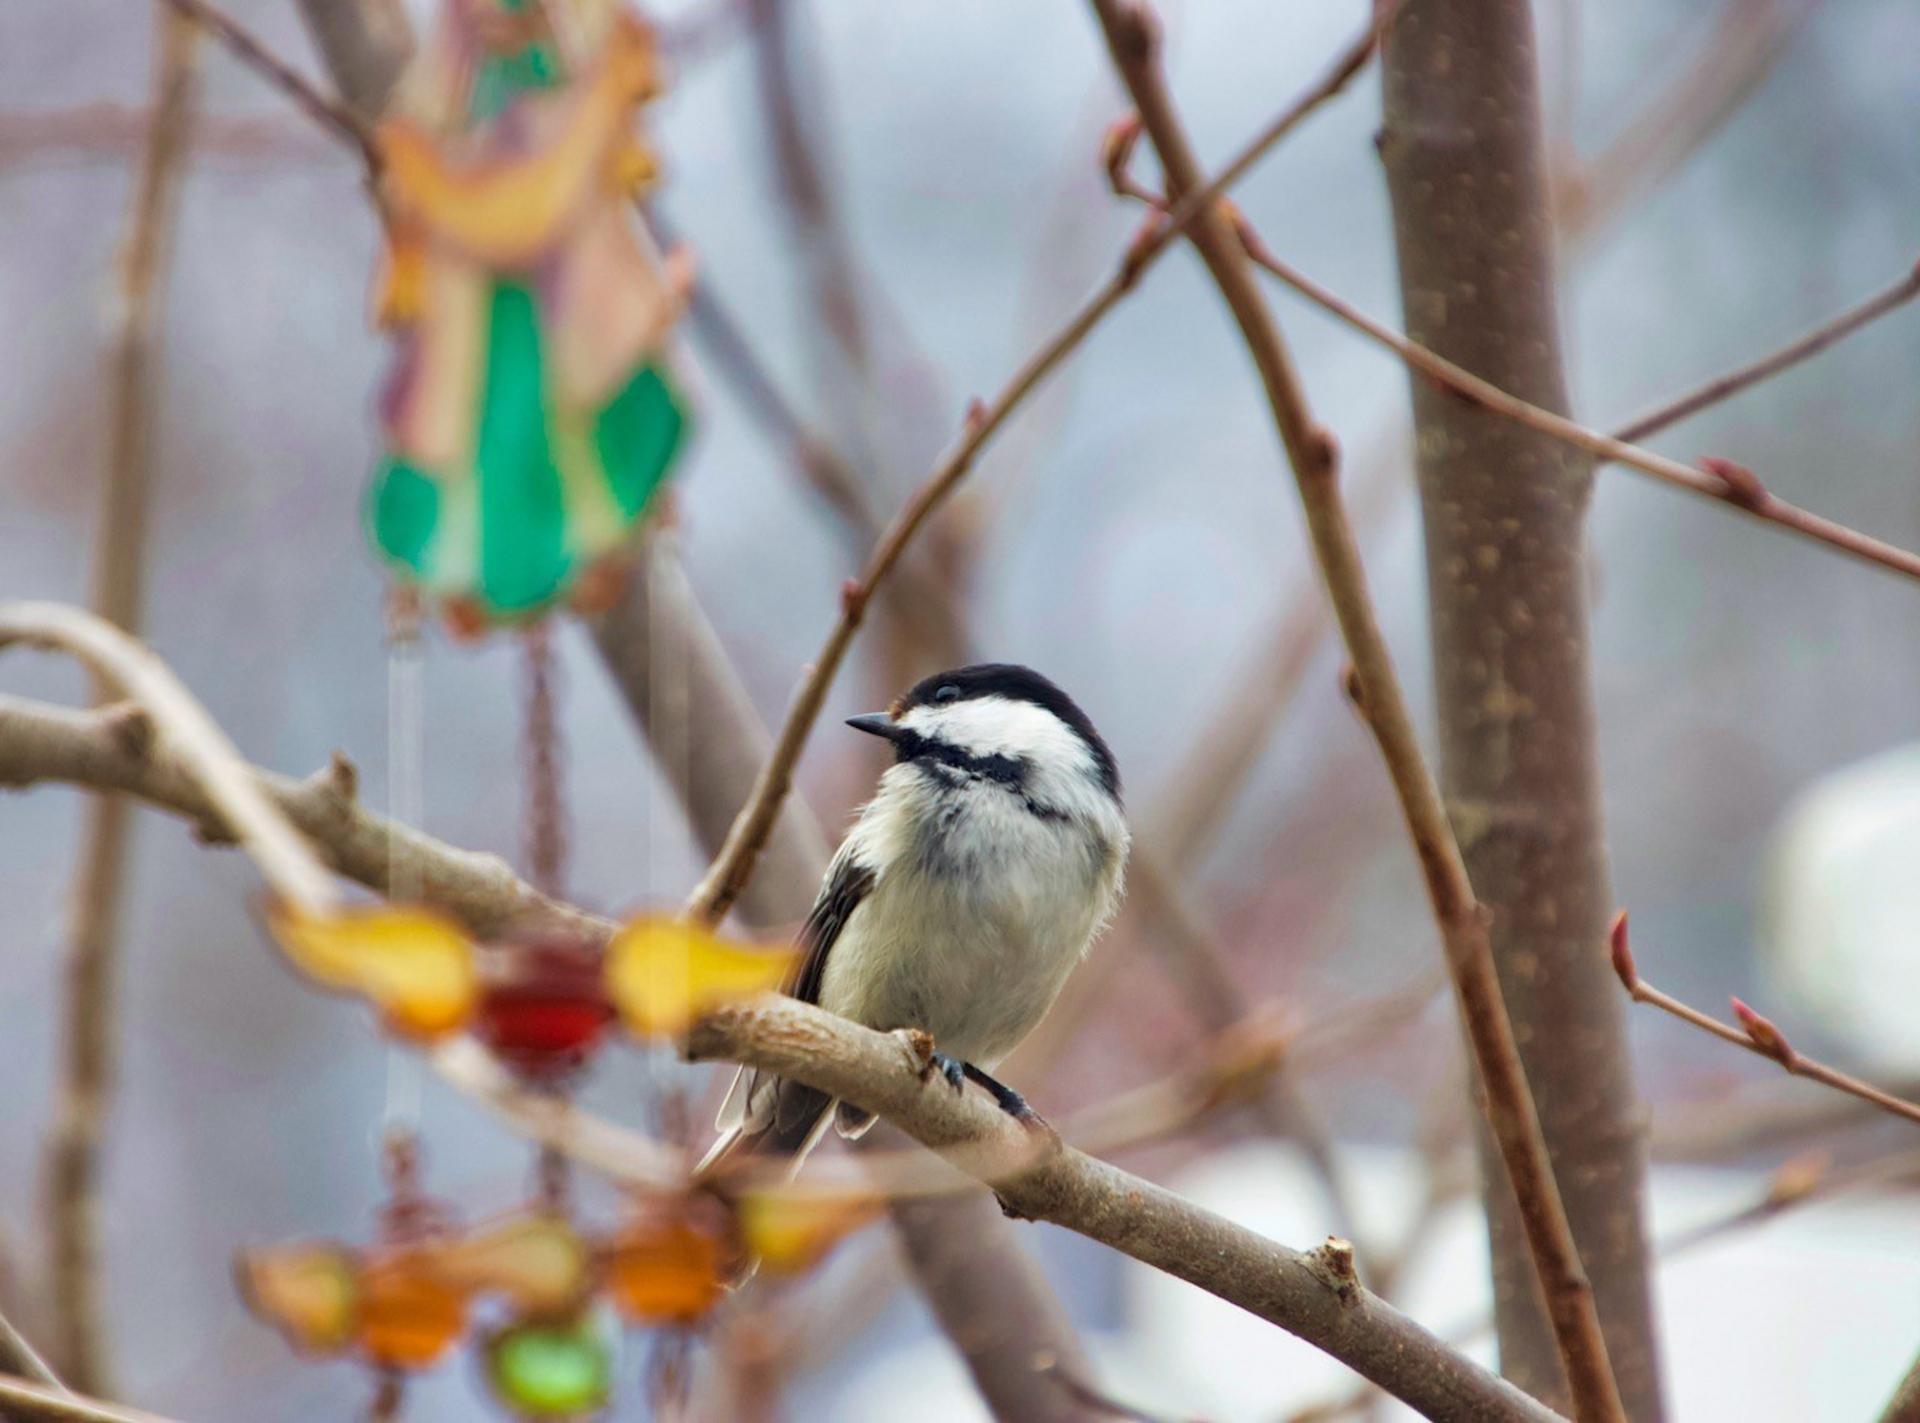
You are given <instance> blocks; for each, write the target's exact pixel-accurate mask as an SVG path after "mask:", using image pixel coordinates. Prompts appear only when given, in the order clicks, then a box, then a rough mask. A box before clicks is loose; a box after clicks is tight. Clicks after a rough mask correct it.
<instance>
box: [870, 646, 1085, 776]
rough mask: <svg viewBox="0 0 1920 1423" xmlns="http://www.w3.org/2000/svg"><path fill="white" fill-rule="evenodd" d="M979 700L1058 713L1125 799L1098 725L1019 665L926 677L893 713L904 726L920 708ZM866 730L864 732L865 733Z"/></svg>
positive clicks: (1069, 699) (1055, 688)
mask: <svg viewBox="0 0 1920 1423" xmlns="http://www.w3.org/2000/svg"><path fill="white" fill-rule="evenodd" d="M976 697H1005V698H1006V699H1007V700H1008V701H1010V702H1031V703H1033V705H1035V706H1037V707H1043V708H1045V709H1046V710H1047V711H1050V712H1052V713H1053V714H1054V715H1055V716H1057V717H1059V718H1060V720H1062V721H1063V722H1065V723H1066V724H1067V725H1068V726H1070V727H1072V728H1073V730H1074V733H1075V734H1076V735H1077V736H1079V738H1080V739H1081V741H1083V742H1085V743H1086V747H1087V750H1088V751H1090V752H1092V753H1093V761H1094V766H1095V767H1096V769H1097V770H1098V773H1099V776H1100V784H1101V785H1103V786H1105V787H1106V788H1107V792H1108V794H1110V795H1112V796H1114V797H1115V798H1116V799H1118V797H1119V795H1120V770H1119V767H1117V766H1116V765H1115V764H1114V761H1113V752H1112V751H1110V750H1109V749H1108V748H1107V743H1106V742H1105V741H1104V740H1103V739H1102V738H1101V735H1100V733H1099V732H1098V731H1095V730H1094V728H1093V722H1092V721H1090V720H1089V719H1088V717H1087V714H1086V713H1085V712H1084V711H1082V710H1080V704H1079V703H1078V702H1076V701H1074V699H1073V698H1072V697H1070V696H1068V695H1067V694H1066V693H1065V692H1063V691H1062V690H1060V688H1059V687H1058V686H1057V685H1055V684H1054V683H1053V682H1051V681H1050V680H1048V679H1047V678H1045V677H1043V676H1041V675H1040V674H1039V673H1038V672H1036V671H1034V670H1033V669H1032V668H1031V667H1022V666H1021V665H1020V664H1019V663H1017V662H976V663H975V664H974V665H972V666H971V667H956V668H954V669H953V670H952V671H949V672H937V673H935V674H934V675H933V676H931V677H924V678H922V679H921V680H920V681H918V682H916V683H914V685H913V686H912V687H911V688H910V689H909V690H908V691H907V693H906V694H905V695H904V696H902V697H901V698H900V699H899V700H898V701H896V702H895V703H894V704H893V706H892V708H891V713H892V715H893V717H894V718H895V719H896V720H898V719H899V718H900V717H903V716H905V715H906V714H907V713H908V712H910V711H912V710H913V709H914V708H915V707H923V706H945V705H948V704H950V703H953V702H965V701H972V700H973V699H975V698H976ZM863 729H864V728H863Z"/></svg>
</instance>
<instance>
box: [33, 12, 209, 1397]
mask: <svg viewBox="0 0 1920 1423" xmlns="http://www.w3.org/2000/svg"><path fill="white" fill-rule="evenodd" d="M154 21H155V26H156V29H157V31H158V41H157V44H156V47H155V58H154V106H153V121H152V123H151V124H149V126H148V128H147V132H146V142H145V144H144V147H143V151H142V156H141V164H140V172H139V175H138V177H137V178H136V180H135V184H134V196H133V202H132V205H131V209H130V211H129V215H128V220H127V232H126V237H125V240H124V243H123V247H122V250H121V254H120V273H119V278H120V280H119V293H118V295H119V304H118V309H117V312H116V317H117V329H116V330H115V332H114V336H113V341H112V345H111V348H110V351H109V354H108V380H107V399H108V410H107V459H106V468H105V470H104V471H103V472H102V475H101V480H100V504H99V513H98V517H97V519H96V521H95V540H96V543H95V547H94V550H93V555H92V575H91V583H92V594H91V601H92V604H93V608H94V611H95V612H96V613H98V614H99V615H100V616H101V617H102V618H105V619H106V620H107V621H108V622H110V623H113V624H115V625H117V626H119V627H122V628H125V629H127V630H129V631H133V630H137V629H138V627H139V625H140V619H141V605H142V603H143V601H144V599H143V597H142V593H143V584H144V581H145V573H146V561H147V560H146V551H147V550H146V542H147V513H148V509H149V507H150V505H151V503H152V500H151V497H150V490H151V486H152V473H153V471H152V465H153V460H154V456H153V424H154V422H153V409H154V384H155V380H156V378H157V371H156V367H157V365H158V361H157V355H156V350H155V347H156V337H155V332H156V330H157V328H158V324H159V308H160V302H159V293H160V290H161V288H162V286H163V284H164V281H165V277H166V271H167V261H168V256H169V251H170V248H171V245H172V233H173V225H174V217H175V213H176V210H177V199H178V196H179V188H180V181H181V177H182V175H183V172H184V170H185V160H186V156H187V150H188V145H189V144H190V142H191V133H192V120H193V117H194V112H195V110H196V109H197V108H198V107H199V76H198V67H199V56H198V54H197V53H196V50H197V39H198V34H197V29H196V27H195V26H194V25H193V24H192V23H191V22H189V21H187V20H183V19H181V18H180V17H179V16H178V15H176V14H174V13H173V12H171V11H169V10H166V9H164V8H163V7H159V6H156V7H155V10H154ZM107 696H108V689H107V686H106V684H105V682H104V681H103V680H102V679H100V678H97V677H96V678H95V683H94V700H95V702H96V703H98V702H102V701H105V700H107ZM129 810H130V807H129V806H128V805H127V803H126V802H125V801H124V800H122V799H121V798H120V797H118V796H112V795H102V796H94V797H92V798H91V799H90V800H89V801H88V803H87V807H86V815H85V826H84V829H83V831H82V837H83V838H82V843H81V848H80V864H79V867H78V869H77V870H76V872H75V875H74V882H73V893H72V898H71V901H70V902H71V906H72V907H71V914H72V920H71V923H70V925H69V927H68V932H67V946H66V973H65V989H66V991H65V995H64V998H63V1002H62V1021H61V1055H60V1078H59V1086H58V1088H57V1089H56V1096H55V1105H54V1114H53V1125H52V1127H51V1129H50V1131H49V1132H48V1136H47V1142H46V1147H45V1167H44V1172H45V1181H46V1197H45V1210H46V1222H47V1234H48V1238H49V1240H50V1241H51V1249H50V1252H49V1253H50V1257H51V1277H52V1278H51V1294H52V1297H53V1324H52V1338H53V1341H54V1346H55V1352H56V1355H57V1357H58V1358H59V1359H60V1360H61V1361H62V1366H63V1367H64V1368H65V1369H66V1370H67V1372H68V1374H69V1375H70V1376H71V1377H72V1379H73V1381H74V1384H75V1386H76V1387H78V1388H80V1389H82V1390H84V1391H85V1392H88V1393H108V1392H111V1391H112V1385H111V1383H110V1373H109V1370H108V1366H107V1358H106V1339H105V1326H104V1316H103V1311H102V1309H101V1301H100V1238H99V1223H100V1200H99V1189H100V1182H99V1178H100V1143H101V1138H102V1136H103V1134H104V1131H105V1127H106V1118H107V1113H108V1109H109V1103H110V1099H111V1095H112V1092H113V1085H114V1078H115V1075H116V1074H115V1061H114V1058H115V1051H114V1049H115V1036H116V1023H117V1017H118V1014H117V1007H118V1005H117V1001H116V996H115V993H114V988H115V980H116V977H117V973H118V966H119V957H120V956H119V952H118V946H119V938H120V908H121V896H122V891H123V889H124V882H125V877H126V875H125V871H126V862H127V855H128V843H127V842H128V815H129Z"/></svg>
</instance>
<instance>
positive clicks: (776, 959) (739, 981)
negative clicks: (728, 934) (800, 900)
mask: <svg viewBox="0 0 1920 1423" xmlns="http://www.w3.org/2000/svg"><path fill="white" fill-rule="evenodd" d="M793 961H794V954H793V952H792V951H791V950H771V949H762V948H756V947H751V946H749V945H745V944H739V943H735V942H733V941H731V940H727V939H723V938H721V937H719V936H718V935H716V934H711V933H708V932H707V931H706V930H704V929H700V928H698V927H696V926H694V925H692V924H688V923H686V922H684V921H682V920H679V919H673V918H669V917H667V916H665V915H642V916H641V917H639V918H637V919H635V920H633V921H632V922H630V923H629V924H627V925H626V927H625V928H623V929H621V930H620V932H619V933H617V934H615V935H614V936H613V940H612V942H611V943H609V944H608V945H607V995H608V996H609V997H610V998H612V1000H613V1002H614V1005H615V1006H616V1007H617V1008H618V1009H619V1010H620V1017H621V1021H622V1022H624V1023H625V1024H626V1026H627V1031H629V1032H631V1033H634V1034H636V1035H637V1036H640V1037H677V1036H679V1035H680V1034H682V1033H684V1032H686V1030H687V1029H688V1027H690V1026H691V1025H692V1023H693V1022H694V1020H695V1019H696V1018H698V1017H700V1016H701V1015H702V1014H704V1013H710V1012H712V1011H713V1010H714V1009H715V1008H718V1007H720V1006H721V1005H722V1004H725V1003H731V1002H734V1001H736V1000H738V999H742V998H751V997H753V996H755V995H756V994H760V993H767V992H770V991H772V990H773V989H776V988H778V987H780V985H781V984H782V983H784V982H785V981H786V978H787V974H788V972H789V970H790V969H791V968H792V966H793Z"/></svg>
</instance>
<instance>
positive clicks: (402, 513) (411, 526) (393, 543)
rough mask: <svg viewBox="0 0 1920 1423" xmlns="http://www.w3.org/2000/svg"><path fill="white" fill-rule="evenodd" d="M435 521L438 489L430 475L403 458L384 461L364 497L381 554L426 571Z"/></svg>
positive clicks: (412, 567) (418, 570)
mask: <svg viewBox="0 0 1920 1423" xmlns="http://www.w3.org/2000/svg"><path fill="white" fill-rule="evenodd" d="M439 523H440V490H439V487H438V486H437V485H436V484H435V483H434V482H433V479H432V477H431V476H429V475H426V474H423V473H421V472H420V471H419V470H417V469H415V468H414V467H413V466H412V465H410V464H408V463H407V462H406V461H405V460H397V459H396V460H388V461H387V462H386V463H385V464H384V465H382V466H381V467H380V470H379V473H377V474H376V475H375V476H374V481H373V488H372V491H371V497H369V498H368V500H367V524H368V526H369V529H370V531H371V532H372V534H373V541H374V543H375V544H376V545H377V546H378V547H379V549H380V551H381V552H382V553H384V554H386V555H387V557H388V558H391V559H393V560H394V561H395V562H397V563H404V564H405V565H406V566H407V567H408V568H411V569H412V570H413V571H414V572H416V573H419V574H423V575H424V574H426V573H427V572H428V571H429V570H428V567H427V559H428V550H429V549H430V548H431V546H432V544H433V536H434V531H435V530H436V529H437V528H438V527H439Z"/></svg>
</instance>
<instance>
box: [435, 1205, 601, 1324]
mask: <svg viewBox="0 0 1920 1423" xmlns="http://www.w3.org/2000/svg"><path fill="white" fill-rule="evenodd" d="M429 1264H430V1268H431V1270H432V1272H433V1273H434V1275H435V1276H436V1277H437V1278H438V1279H439V1280H441V1281H442V1282H443V1283H445V1284H447V1285H450V1286H452V1287H453V1288H455V1289H457V1290H459V1291H461V1292H462V1293H464V1294H467V1295H495V1296H498V1297H500V1298H503V1299H505V1300H507V1301H508V1302H509V1303H511V1304H512V1305H513V1307H514V1311H515V1313H516V1314H521V1315H541V1316H550V1315H555V1314H559V1313H561V1312H563V1311H566V1310H569V1309H571V1308H573V1307H574V1306H576V1305H578V1304H579V1303H580V1301H581V1300H582V1299H583V1298H584V1297H585V1296H586V1295H587V1293H588V1292H589V1291H590V1290H591V1289H592V1287H593V1284H594V1259H593V1249H592V1247H591V1246H590V1245H589V1244H588V1243H587V1241H585V1240H584V1239H582V1238H581V1236H580V1233H579V1231H577V1230H576V1229H574V1226H573V1223H572V1222H571V1221H569V1220H568V1219H567V1218H566V1217H565V1216H563V1215H560V1214H558V1213H556V1212H550V1211H532V1212H528V1213H526V1214H523V1215H518V1216H513V1217H510V1218H509V1219H507V1220H504V1221H501V1222H499V1223H497V1224H495V1225H492V1226H489V1227H485V1228H482V1229H479V1230H476V1231H474V1232H472V1233H470V1234H468V1235H465V1236H462V1237H461V1238H460V1239H457V1240H453V1241H449V1242H448V1243H446V1244H445V1245H443V1246H441V1247H439V1248H438V1249H436V1250H434V1251H433V1252H432V1253H431V1256H430V1260H429Z"/></svg>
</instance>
